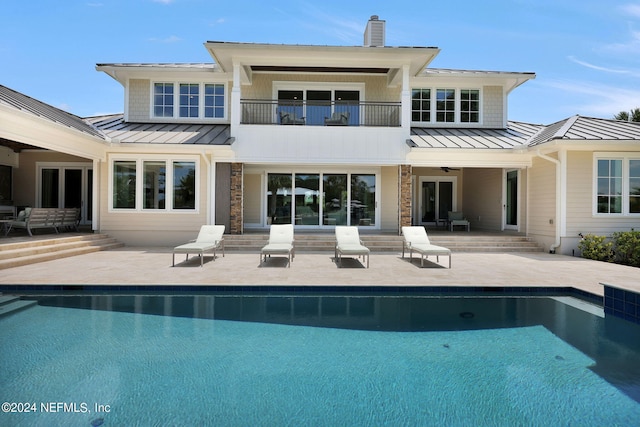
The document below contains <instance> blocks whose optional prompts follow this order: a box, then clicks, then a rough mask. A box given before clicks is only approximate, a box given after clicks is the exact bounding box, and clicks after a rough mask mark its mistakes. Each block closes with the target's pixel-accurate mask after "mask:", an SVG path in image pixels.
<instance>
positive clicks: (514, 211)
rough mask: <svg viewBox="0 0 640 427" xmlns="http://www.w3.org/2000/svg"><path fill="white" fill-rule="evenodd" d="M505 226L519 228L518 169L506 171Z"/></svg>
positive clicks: (512, 228)
mask: <svg viewBox="0 0 640 427" xmlns="http://www.w3.org/2000/svg"><path fill="white" fill-rule="evenodd" d="M504 228H505V229H511V230H517V229H518V171H517V170H510V171H506V173H505V181H504Z"/></svg>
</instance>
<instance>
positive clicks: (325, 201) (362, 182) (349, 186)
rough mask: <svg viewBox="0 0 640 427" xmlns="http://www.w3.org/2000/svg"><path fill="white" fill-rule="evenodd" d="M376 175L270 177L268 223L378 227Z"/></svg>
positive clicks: (272, 175) (267, 205)
mask: <svg viewBox="0 0 640 427" xmlns="http://www.w3.org/2000/svg"><path fill="white" fill-rule="evenodd" d="M376 179H377V178H376V175H375V174H348V173H326V174H325V173H292V174H282V173H269V174H267V192H266V197H265V199H266V212H267V224H294V225H296V226H303V227H305V226H306V227H318V228H322V227H330V226H336V225H357V226H364V227H374V226H375V225H376V213H377V201H376V197H377V196H376Z"/></svg>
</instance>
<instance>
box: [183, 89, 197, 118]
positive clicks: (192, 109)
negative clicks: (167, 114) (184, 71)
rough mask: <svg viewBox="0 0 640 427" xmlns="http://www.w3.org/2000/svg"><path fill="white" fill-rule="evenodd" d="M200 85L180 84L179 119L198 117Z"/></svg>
mask: <svg viewBox="0 0 640 427" xmlns="http://www.w3.org/2000/svg"><path fill="white" fill-rule="evenodd" d="M199 104H200V85H199V84H197V83H180V117H198V115H199V114H198V105H199Z"/></svg>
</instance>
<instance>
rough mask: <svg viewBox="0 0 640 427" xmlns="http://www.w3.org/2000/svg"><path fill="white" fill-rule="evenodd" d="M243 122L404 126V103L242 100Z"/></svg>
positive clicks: (246, 123)
mask: <svg viewBox="0 0 640 427" xmlns="http://www.w3.org/2000/svg"><path fill="white" fill-rule="evenodd" d="M240 107H241V111H242V116H241V120H240V124H243V125H289V126H373V127H376V126H377V127H400V125H401V109H402V107H401V104H400V102H364V101H363V102H344V101H331V102H330V101H326V102H324V101H282V100H272V99H267V100H263V99H243V100H240Z"/></svg>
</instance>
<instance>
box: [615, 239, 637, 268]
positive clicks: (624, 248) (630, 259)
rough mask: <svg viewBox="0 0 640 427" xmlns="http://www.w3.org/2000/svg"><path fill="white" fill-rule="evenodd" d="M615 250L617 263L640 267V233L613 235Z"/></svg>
mask: <svg viewBox="0 0 640 427" xmlns="http://www.w3.org/2000/svg"><path fill="white" fill-rule="evenodd" d="M613 248H614V251H615V261H616V262H618V263H620V264H627V265H632V266H634V267H640V231H619V232H616V233H613Z"/></svg>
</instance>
